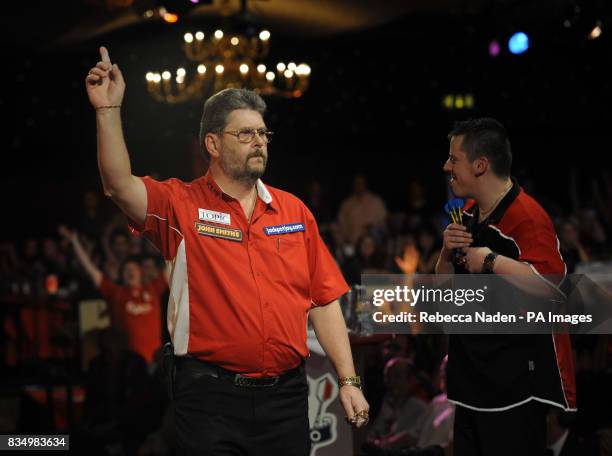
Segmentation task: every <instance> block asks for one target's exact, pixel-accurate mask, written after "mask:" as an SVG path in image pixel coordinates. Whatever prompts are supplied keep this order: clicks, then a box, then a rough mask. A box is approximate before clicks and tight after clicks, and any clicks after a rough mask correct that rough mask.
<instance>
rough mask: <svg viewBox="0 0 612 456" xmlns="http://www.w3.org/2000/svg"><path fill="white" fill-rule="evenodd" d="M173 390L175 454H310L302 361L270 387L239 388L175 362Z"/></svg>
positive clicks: (195, 368)
mask: <svg viewBox="0 0 612 456" xmlns="http://www.w3.org/2000/svg"><path fill="white" fill-rule="evenodd" d="M174 391H175V397H174V412H175V426H176V428H175V430H176V454H177V455H181V456H182V455H198V456H208V455H215V456H225V455H236V456H238V455H240V456H264V455H266V456H268V455H283V456H308V455H309V454H310V432H309V425H308V383H307V380H306V373H305V370H304V367H303V365H302V366H301V367H299V368H298V372H297V373H296V375H291V376H286V377H281V379H280V380H279V382H278V383H277V384H276V385H274V386H269V387H243V386H236V385H234V384H233V383H232V382H231V381H230V380H229V378H222V377H221V378H214V377H212V376H210V375H203V374H202V372H198V369H197V365H196V366H194V365H193V364H189V365H183V366H181V365H180V364H177V370H176V382H175V390H174Z"/></svg>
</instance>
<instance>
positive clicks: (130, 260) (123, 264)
mask: <svg viewBox="0 0 612 456" xmlns="http://www.w3.org/2000/svg"><path fill="white" fill-rule="evenodd" d="M129 263H135V264H137V265H138V267H139V268H140V267H141V266H140V258H139V257H138V256H137V255H130V256H128V257H127V258H126V259H125V260H123V261H122V262H121V264H120V265H119V277H118V279H119V280H118V282H119V283H120V284H121V285H127V284H126V283H125V282H124V281H123V272H124V271H125V267H126V266H127V265H128V264H129Z"/></svg>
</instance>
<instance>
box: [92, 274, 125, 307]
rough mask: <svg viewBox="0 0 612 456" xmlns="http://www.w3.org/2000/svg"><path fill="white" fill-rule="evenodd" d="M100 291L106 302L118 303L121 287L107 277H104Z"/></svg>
mask: <svg viewBox="0 0 612 456" xmlns="http://www.w3.org/2000/svg"><path fill="white" fill-rule="evenodd" d="M98 290H99V291H100V294H101V295H102V297H103V298H104V299H105V300H106V301H116V300H117V299H118V296H119V293H120V291H121V287H120V286H119V285H117V284H116V283H114V282H113V281H112V280H110V279H109V278H108V277H107V276H102V281H101V282H100V287H99V288H98Z"/></svg>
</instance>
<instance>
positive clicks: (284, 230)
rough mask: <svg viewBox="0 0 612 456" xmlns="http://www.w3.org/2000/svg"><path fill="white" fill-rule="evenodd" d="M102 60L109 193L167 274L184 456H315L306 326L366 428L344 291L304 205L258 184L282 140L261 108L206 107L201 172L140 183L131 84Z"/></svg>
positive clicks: (229, 92) (99, 107)
mask: <svg viewBox="0 0 612 456" xmlns="http://www.w3.org/2000/svg"><path fill="white" fill-rule="evenodd" d="M100 53H101V56H102V61H101V62H99V63H98V64H97V65H96V67H95V68H92V69H91V70H90V74H89V75H88V76H87V80H86V85H87V92H88V95H89V99H90V101H91V103H92V105H93V106H94V107H95V109H96V120H97V127H98V161H99V167H100V174H101V177H102V182H103V183H104V189H105V193H106V194H107V195H109V196H110V197H111V198H113V200H114V201H115V202H116V203H117V204H118V206H119V207H120V208H121V209H122V210H123V212H125V214H126V215H127V216H128V217H129V219H130V220H131V227H132V229H133V230H134V231H136V232H140V233H142V234H144V235H145V236H147V237H148V238H149V239H150V240H151V241H152V242H153V243H154V244H155V245H156V246H157V247H158V248H159V250H160V251H161V253H162V254H163V256H164V257H165V259H166V261H167V262H168V263H169V265H170V280H169V282H170V299H169V303H168V329H169V332H170V335H171V338H172V341H173V344H174V353H175V355H177V356H176V363H177V364H176V365H177V371H176V385H175V414H174V417H175V423H176V437H177V453H178V454H199V455H203V454H211V455H213V454H214V455H221V454H241V455H250V454H253V455H263V454H291V455H304V456H306V455H308V454H309V452H310V450H309V447H310V438H309V423H308V387H307V383H306V376H305V372H304V368H303V360H304V358H305V357H306V356H308V348H307V345H306V325H307V319H308V318H309V319H310V321H311V323H312V325H313V327H314V330H315V332H316V334H317V337H318V339H319V342H320V343H321V345H322V347H323V348H324V350H325V351H326V353H327V355H328V356H329V358H330V360H331V362H332V363H333V364H334V366H335V368H336V371H337V372H338V375H339V377H340V381H339V388H340V392H339V395H340V400H341V402H342V405H343V406H344V408H345V411H346V414H347V416H348V417H349V419H352V420H353V421H354V423H355V424H356V425H362V424H365V423H366V422H367V413H368V404H367V402H366V400H365V398H364V397H363V394H362V393H361V390H360V388H359V387H358V386H359V378H358V377H356V376H355V371H354V366H353V360H352V355H351V350H350V345H349V343H348V336H347V331H346V326H345V324H344V320H343V317H342V313H341V311H340V306H339V303H338V297H340V296H341V295H342V294H344V293H345V292H346V291H347V289H348V287H347V285H346V283H345V281H344V279H343V277H342V275H341V273H340V271H339V270H338V268H337V266H336V264H335V262H334V260H333V258H332V256H331V255H330V253H329V251H328V250H327V248H326V247H325V245H324V243H323V241H322V240H321V237H320V236H319V232H318V229H317V224H316V222H315V220H314V218H313V216H312V214H311V213H310V211H309V210H308V209H307V208H306V206H305V205H304V204H303V203H302V202H301V201H300V200H298V199H297V198H296V197H295V196H293V195H291V194H289V193H286V192H284V191H282V190H278V189H275V188H272V187H270V186H267V185H265V184H264V183H263V182H262V181H261V180H260V177H261V176H262V175H263V173H264V171H265V168H266V163H267V159H268V149H267V146H268V142H269V141H270V138H271V135H272V133H271V132H269V131H268V130H267V128H266V125H265V123H264V120H263V113H264V110H265V103H264V101H263V100H262V99H261V97H259V95H257V94H255V93H254V92H250V91H247V90H239V89H226V90H223V91H221V92H219V93H217V94H216V95H214V96H213V97H211V98H209V99H208V100H207V101H206V103H205V105H204V113H203V115H202V123H201V132H200V133H201V145H202V148H203V150H204V153H205V156H206V157H207V158H208V159H209V160H210V167H209V171H208V173H207V174H206V175H205V176H202V177H200V178H198V179H196V180H194V181H193V182H191V183H186V182H182V181H179V180H177V179H170V180H168V181H165V182H158V181H156V180H154V179H151V178H149V177H145V178H140V177H136V176H133V175H132V172H131V168H130V162H129V157H128V153H127V149H126V146H125V142H124V139H123V134H122V132H121V119H120V115H119V106H120V105H121V101H122V99H123V92H124V89H125V84H124V82H123V79H122V77H121V72H120V71H119V69H118V68H117V66H116V65H111V63H110V59H109V56H108V52H107V50H106V49H105V48H101V49H100Z"/></svg>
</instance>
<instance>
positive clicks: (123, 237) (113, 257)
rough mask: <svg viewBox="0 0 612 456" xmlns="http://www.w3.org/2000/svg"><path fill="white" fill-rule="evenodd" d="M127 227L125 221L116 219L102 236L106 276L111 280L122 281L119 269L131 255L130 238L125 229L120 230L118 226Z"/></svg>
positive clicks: (109, 224)
mask: <svg viewBox="0 0 612 456" xmlns="http://www.w3.org/2000/svg"><path fill="white" fill-rule="evenodd" d="M118 224H121V226H125V220H123V222H122V221H121V220H118V219H115V221H111V222H110V223H108V224H107V225H106V227H105V229H104V235H103V236H102V247H103V248H104V256H105V261H104V268H103V270H104V274H105V275H107V276H108V277H109V278H110V279H111V280H113V281H118V280H119V279H120V275H119V269H120V268H121V264H122V263H123V262H124V261H125V260H126V258H127V257H128V256H129V255H130V248H131V243H130V236H129V234H128V233H127V231H125V230H124V229H123V228H118V227H117V225H118Z"/></svg>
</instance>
